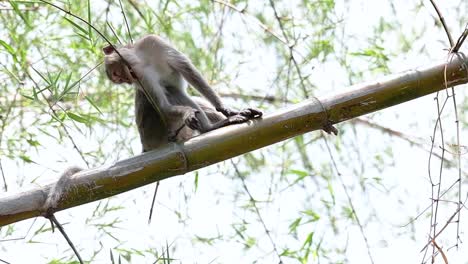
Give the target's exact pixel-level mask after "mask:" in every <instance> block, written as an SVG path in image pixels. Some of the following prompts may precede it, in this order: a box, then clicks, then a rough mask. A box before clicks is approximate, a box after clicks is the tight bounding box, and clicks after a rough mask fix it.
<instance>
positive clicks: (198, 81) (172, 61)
mask: <svg viewBox="0 0 468 264" xmlns="http://www.w3.org/2000/svg"><path fill="white" fill-rule="evenodd" d="M167 50H168V52H167V54H168V55H167V56H168V63H169V65H170V66H171V67H172V68H173V69H174V70H176V71H178V72H179V73H180V74H181V75H182V76H183V77H184V79H185V80H186V81H187V82H188V83H190V84H191V85H192V86H193V87H194V88H196V89H197V90H198V91H199V92H200V93H201V94H202V95H203V96H204V97H205V98H206V99H208V101H209V102H210V103H211V104H212V105H213V106H214V107H215V109H216V110H217V111H219V112H221V113H223V114H224V115H225V116H227V117H230V116H234V115H238V114H240V115H242V116H245V117H248V118H256V117H261V116H262V112H261V111H260V110H257V109H254V108H247V109H244V110H242V111H240V112H239V111H236V110H233V109H230V108H227V107H225V106H224V104H223V103H222V101H221V98H220V97H219V96H218V94H217V93H216V92H215V91H214V90H213V88H211V86H210V85H209V84H208V82H207V81H206V80H205V78H203V76H202V75H201V73H200V72H199V71H198V70H197V69H196V68H195V66H194V65H193V64H192V62H191V61H190V59H189V58H187V57H186V56H185V55H184V54H182V53H181V52H179V51H178V50H176V49H174V48H172V47H167Z"/></svg>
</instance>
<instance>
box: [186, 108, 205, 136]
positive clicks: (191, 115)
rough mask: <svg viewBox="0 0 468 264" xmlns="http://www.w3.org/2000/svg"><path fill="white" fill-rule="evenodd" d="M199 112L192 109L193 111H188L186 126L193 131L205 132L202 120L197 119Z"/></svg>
mask: <svg viewBox="0 0 468 264" xmlns="http://www.w3.org/2000/svg"><path fill="white" fill-rule="evenodd" d="M198 113H199V112H198V111H197V110H195V109H192V111H188V112H187V113H186V114H185V124H186V125H187V126H188V127H190V128H191V129H193V130H198V131H200V132H202V133H203V132H205V131H203V126H202V123H201V122H200V120H199V119H198V117H197V114H198Z"/></svg>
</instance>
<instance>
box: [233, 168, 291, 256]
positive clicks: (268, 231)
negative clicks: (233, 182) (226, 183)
mask: <svg viewBox="0 0 468 264" xmlns="http://www.w3.org/2000/svg"><path fill="white" fill-rule="evenodd" d="M231 164H232V166H233V167H234V170H235V171H236V174H237V176H238V177H239V178H240V179H241V181H242V186H243V187H244V190H245V192H246V193H247V195H248V196H249V199H250V202H251V203H252V205H253V207H254V209H255V213H256V214H257V217H258V219H259V220H260V222H261V223H262V226H263V229H264V231H265V233H266V235H267V236H268V238H269V239H270V243H271V245H272V246H273V250H274V251H275V253H276V256H277V257H278V259H279V264H282V263H284V262H283V260H282V258H281V254H280V252H279V251H278V247H277V246H276V243H275V241H274V240H273V237H272V236H271V232H270V230H268V228H267V226H266V224H265V221H264V220H263V217H262V214H261V213H260V210H259V209H258V206H257V201H256V200H255V199H254V197H253V196H252V193H251V192H250V190H249V188H248V187H247V184H246V182H245V176H244V175H242V173H241V172H240V171H239V168H238V167H237V164H236V163H234V161H232V160H231Z"/></svg>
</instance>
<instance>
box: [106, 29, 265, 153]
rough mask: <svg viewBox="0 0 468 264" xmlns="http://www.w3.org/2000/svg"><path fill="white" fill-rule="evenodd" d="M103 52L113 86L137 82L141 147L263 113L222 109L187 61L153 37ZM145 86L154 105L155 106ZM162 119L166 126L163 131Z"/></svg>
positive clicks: (150, 147) (215, 97)
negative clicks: (191, 89)
mask: <svg viewBox="0 0 468 264" xmlns="http://www.w3.org/2000/svg"><path fill="white" fill-rule="evenodd" d="M103 50H104V53H105V54H106V56H105V58H104V62H105V67H106V73H107V76H108V77H109V79H110V80H111V81H112V82H114V83H117V84H121V83H129V84H134V85H135V86H136V94H135V111H136V112H135V113H136V114H135V116H136V123H137V126H138V130H139V133H140V139H141V141H142V145H143V151H148V150H150V149H153V148H155V147H158V146H159V145H161V144H163V143H165V142H167V141H168V140H169V141H171V140H175V141H181V140H185V139H188V138H190V137H192V136H194V134H193V133H194V132H193V130H197V131H199V132H200V133H204V132H208V131H210V130H213V129H217V128H220V127H223V126H227V125H230V124H237V123H243V122H246V121H247V120H249V119H251V118H256V117H261V115H262V112H261V111H259V110H256V109H253V108H247V109H245V110H242V111H240V112H238V111H234V110H232V109H229V108H226V107H225V106H224V105H223V103H222V101H221V98H220V97H219V96H218V94H217V93H216V92H215V91H214V90H213V89H212V88H211V87H210V85H209V84H208V82H207V81H206V80H205V79H204V78H203V76H202V75H201V74H200V72H198V70H197V69H196V68H195V66H193V64H192V63H191V61H190V60H189V59H188V58H187V57H186V56H185V55H184V54H182V53H181V52H179V51H178V50H176V49H175V48H174V47H172V46H171V45H170V44H169V43H167V42H166V41H164V40H163V39H161V38H160V37H158V36H156V35H148V36H145V37H143V38H142V39H140V40H138V41H136V42H135V44H133V45H126V46H124V47H122V48H118V49H117V51H118V52H115V50H114V48H113V47H111V46H107V47H105V48H104V49H103ZM123 60H125V61H123ZM187 82H188V83H190V84H191V85H192V86H193V87H194V88H196V89H197V90H198V91H199V92H200V93H201V94H202V95H203V96H204V97H206V99H207V100H208V101H209V103H208V102H207V101H205V100H203V99H201V98H197V99H195V98H193V97H190V96H189V95H188V94H187V92H186V88H187ZM142 86H143V87H142ZM144 90H145V91H146V92H147V93H148V95H149V96H151V99H152V100H153V101H154V103H155V104H156V106H157V108H158V109H154V108H153V106H152V104H151V103H150V102H151V101H150V100H149V99H148V98H146V97H145V93H144ZM210 103H211V105H210ZM218 112H221V113H222V114H224V116H226V117H227V118H225V117H224V116H223V115H220V114H219V113H218ZM163 120H165V123H166V125H167V127H166V128H165V129H164V125H163V124H164V122H163ZM184 124H185V125H186V126H187V127H184Z"/></svg>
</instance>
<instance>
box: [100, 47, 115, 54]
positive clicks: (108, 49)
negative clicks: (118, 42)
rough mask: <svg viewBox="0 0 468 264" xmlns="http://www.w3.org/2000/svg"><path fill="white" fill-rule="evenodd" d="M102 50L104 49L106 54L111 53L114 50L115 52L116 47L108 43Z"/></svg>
mask: <svg viewBox="0 0 468 264" xmlns="http://www.w3.org/2000/svg"><path fill="white" fill-rule="evenodd" d="M102 51H104V54H106V55H109V54H111V53H112V52H114V51H115V49H114V47H112V46H111V45H108V46H105V47H104V48H102Z"/></svg>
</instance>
